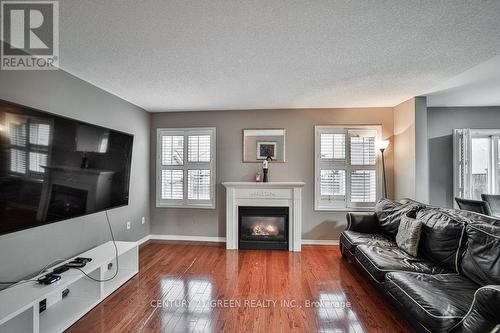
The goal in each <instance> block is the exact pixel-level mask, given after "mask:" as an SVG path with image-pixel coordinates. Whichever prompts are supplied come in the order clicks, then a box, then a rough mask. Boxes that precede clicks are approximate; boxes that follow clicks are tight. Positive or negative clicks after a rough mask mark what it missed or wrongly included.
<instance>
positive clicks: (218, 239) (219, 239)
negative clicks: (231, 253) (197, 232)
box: [149, 234, 226, 243]
mask: <svg viewBox="0 0 500 333" xmlns="http://www.w3.org/2000/svg"><path fill="white" fill-rule="evenodd" d="M149 239H156V240H178V241H191V242H217V243H224V242H225V241H226V237H211V236H186V235H158V234H156V235H149Z"/></svg>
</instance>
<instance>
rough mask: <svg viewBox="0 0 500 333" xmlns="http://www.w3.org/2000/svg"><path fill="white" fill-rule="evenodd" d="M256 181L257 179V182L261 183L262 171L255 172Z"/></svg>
mask: <svg viewBox="0 0 500 333" xmlns="http://www.w3.org/2000/svg"><path fill="white" fill-rule="evenodd" d="M255 181H256V182H257V183H260V182H261V176H260V172H257V173H256V174H255Z"/></svg>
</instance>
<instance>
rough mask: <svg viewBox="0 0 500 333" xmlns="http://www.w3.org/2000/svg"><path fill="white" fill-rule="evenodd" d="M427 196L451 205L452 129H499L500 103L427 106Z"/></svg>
mask: <svg viewBox="0 0 500 333" xmlns="http://www.w3.org/2000/svg"><path fill="white" fill-rule="evenodd" d="M427 120H428V135H429V198H430V203H431V204H432V205H436V206H446V207H452V206H453V200H454V198H453V129H455V128H494V129H498V128H500V106H495V107H443V108H441V107H434V108H428V115H427Z"/></svg>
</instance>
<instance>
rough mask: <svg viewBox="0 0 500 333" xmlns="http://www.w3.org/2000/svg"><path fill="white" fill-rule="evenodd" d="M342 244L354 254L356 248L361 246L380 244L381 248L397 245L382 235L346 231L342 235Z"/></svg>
mask: <svg viewBox="0 0 500 333" xmlns="http://www.w3.org/2000/svg"><path fill="white" fill-rule="evenodd" d="M340 242H341V243H342V245H344V247H345V248H347V249H348V250H349V252H351V253H352V254H354V250H355V249H356V246H358V245H361V244H379V245H381V246H396V243H395V242H394V241H392V240H390V239H389V238H387V237H386V236H384V235H382V234H365V233H362V232H356V231H350V230H346V231H343V232H342V233H341V234H340Z"/></svg>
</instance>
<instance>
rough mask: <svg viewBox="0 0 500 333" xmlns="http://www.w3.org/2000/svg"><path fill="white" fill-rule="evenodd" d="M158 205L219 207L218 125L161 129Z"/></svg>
mask: <svg viewBox="0 0 500 333" xmlns="http://www.w3.org/2000/svg"><path fill="white" fill-rule="evenodd" d="M157 144H158V147H157V150H158V162H157V165H158V180H157V200H156V204H157V206H158V207H196V208H215V128H181V129H158V141H157Z"/></svg>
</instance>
